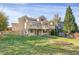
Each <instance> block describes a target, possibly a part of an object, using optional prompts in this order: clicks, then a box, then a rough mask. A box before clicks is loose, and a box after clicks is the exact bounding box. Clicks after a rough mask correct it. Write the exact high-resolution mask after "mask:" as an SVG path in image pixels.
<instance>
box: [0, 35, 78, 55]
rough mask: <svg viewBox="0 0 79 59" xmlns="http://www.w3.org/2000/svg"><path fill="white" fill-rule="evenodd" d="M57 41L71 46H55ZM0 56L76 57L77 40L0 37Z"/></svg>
mask: <svg viewBox="0 0 79 59" xmlns="http://www.w3.org/2000/svg"><path fill="white" fill-rule="evenodd" d="M57 41H63V42H70V43H72V45H56V44H54V43H55V42H57ZM0 54H1V55H53V54H54V55H58V54H59V55H78V54H79V40H75V39H68V38H63V37H55V36H52V37H48V36H20V35H5V36H0Z"/></svg>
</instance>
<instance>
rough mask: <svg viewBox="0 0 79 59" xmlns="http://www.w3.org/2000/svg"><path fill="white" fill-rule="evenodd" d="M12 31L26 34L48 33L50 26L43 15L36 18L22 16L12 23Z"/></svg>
mask: <svg viewBox="0 0 79 59" xmlns="http://www.w3.org/2000/svg"><path fill="white" fill-rule="evenodd" d="M12 31H15V32H19V33H21V34H26V35H44V34H48V33H49V31H50V26H49V22H48V21H47V19H46V18H45V17H44V16H40V17H38V18H32V17H27V16H22V17H20V18H19V21H18V23H12Z"/></svg>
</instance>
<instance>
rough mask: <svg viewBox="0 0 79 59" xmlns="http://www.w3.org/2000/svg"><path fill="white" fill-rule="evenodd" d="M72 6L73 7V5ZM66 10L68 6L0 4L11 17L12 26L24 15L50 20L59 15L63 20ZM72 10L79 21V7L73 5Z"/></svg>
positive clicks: (1, 8)
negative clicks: (43, 17) (42, 16)
mask: <svg viewBox="0 0 79 59" xmlns="http://www.w3.org/2000/svg"><path fill="white" fill-rule="evenodd" d="M70 5H71V6H72V4H70ZM77 5H78V4H77ZM66 8H67V6H66V4H65V5H64V4H23V3H22V4H0V10H3V11H4V12H5V13H6V14H7V15H8V16H9V24H10V25H11V23H12V22H18V18H19V17H20V16H23V15H28V16H32V17H35V18H37V17H38V16H41V15H44V16H45V17H46V18H47V19H48V20H50V19H53V17H54V14H57V13H58V14H59V15H60V16H61V18H62V20H63V19H64V16H65V12H66ZM71 8H72V10H73V12H74V15H75V17H76V22H77V21H78V19H79V7H78V6H76V4H73V6H72V7H71ZM77 23H78V22H77Z"/></svg>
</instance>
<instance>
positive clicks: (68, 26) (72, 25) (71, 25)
mask: <svg viewBox="0 0 79 59" xmlns="http://www.w3.org/2000/svg"><path fill="white" fill-rule="evenodd" d="M77 28H78V27H77V24H76V22H75V17H74V15H73V12H72V9H71V7H70V6H68V8H67V10H66V14H65V19H64V26H63V31H64V32H66V33H72V32H76V31H77Z"/></svg>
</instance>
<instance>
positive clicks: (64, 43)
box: [53, 41, 73, 46]
mask: <svg viewBox="0 0 79 59" xmlns="http://www.w3.org/2000/svg"><path fill="white" fill-rule="evenodd" d="M53 44H55V45H63V46H65V45H73V43H70V42H64V41H55V42H54V43H53Z"/></svg>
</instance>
